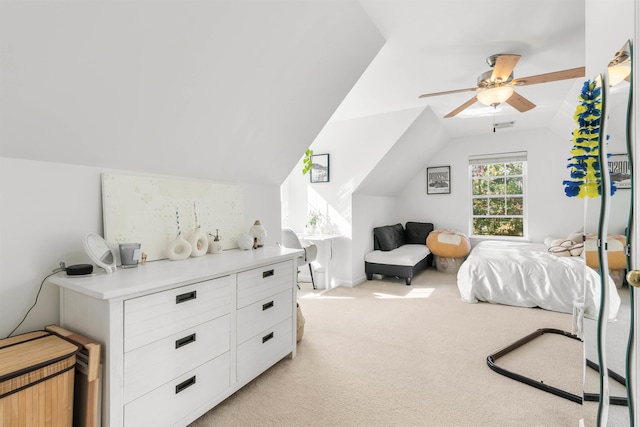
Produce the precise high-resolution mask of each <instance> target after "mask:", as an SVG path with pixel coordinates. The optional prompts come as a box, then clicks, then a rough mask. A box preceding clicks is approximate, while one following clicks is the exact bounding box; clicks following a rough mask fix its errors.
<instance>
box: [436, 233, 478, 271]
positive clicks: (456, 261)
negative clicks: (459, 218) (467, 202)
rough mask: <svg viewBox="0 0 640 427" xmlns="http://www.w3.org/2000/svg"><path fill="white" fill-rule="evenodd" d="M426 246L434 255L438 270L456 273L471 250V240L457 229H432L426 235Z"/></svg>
mask: <svg viewBox="0 0 640 427" xmlns="http://www.w3.org/2000/svg"><path fill="white" fill-rule="evenodd" d="M427 247H428V248H429V250H430V251H431V253H433V255H434V256H435V261H436V268H437V269H438V271H442V272H446V273H457V272H458V270H459V269H460V266H461V265H462V263H463V262H464V259H465V257H466V256H467V255H469V251H471V242H469V238H468V237H467V236H465V235H464V234H463V233H460V232H458V231H454V230H446V229H443V230H434V231H432V232H431V233H429V236H427Z"/></svg>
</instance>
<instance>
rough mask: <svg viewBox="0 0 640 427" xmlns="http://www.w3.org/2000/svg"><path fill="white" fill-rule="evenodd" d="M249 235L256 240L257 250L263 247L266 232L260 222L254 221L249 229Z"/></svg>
mask: <svg viewBox="0 0 640 427" xmlns="http://www.w3.org/2000/svg"><path fill="white" fill-rule="evenodd" d="M249 234H250V235H251V236H252V237H253V238H254V239H257V245H258V247H259V248H261V247H263V246H264V242H265V241H266V240H267V230H266V229H265V228H264V227H263V226H262V224H260V220H256V222H254V223H253V225H252V226H251V228H250V229H249Z"/></svg>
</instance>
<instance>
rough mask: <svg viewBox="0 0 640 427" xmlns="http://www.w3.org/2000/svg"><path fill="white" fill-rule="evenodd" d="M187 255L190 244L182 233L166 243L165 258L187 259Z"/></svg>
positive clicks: (173, 259)
mask: <svg viewBox="0 0 640 427" xmlns="http://www.w3.org/2000/svg"><path fill="white" fill-rule="evenodd" d="M189 255H191V244H190V243H189V242H187V241H186V240H185V239H184V237H182V235H178V237H176V238H175V239H173V240H172V241H171V242H169V244H168V245H167V258H169V259H170V260H172V261H179V260H182V259H187V258H189Z"/></svg>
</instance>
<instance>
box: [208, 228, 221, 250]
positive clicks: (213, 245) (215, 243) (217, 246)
mask: <svg viewBox="0 0 640 427" xmlns="http://www.w3.org/2000/svg"><path fill="white" fill-rule="evenodd" d="M209 253H212V254H221V253H222V241H221V240H220V235H219V234H218V229H217V228H216V235H215V236H214V235H213V234H211V233H209Z"/></svg>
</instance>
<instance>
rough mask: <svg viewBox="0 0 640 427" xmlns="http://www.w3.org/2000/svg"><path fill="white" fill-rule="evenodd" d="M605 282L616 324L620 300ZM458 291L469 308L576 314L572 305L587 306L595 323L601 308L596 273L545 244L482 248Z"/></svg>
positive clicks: (503, 244) (465, 270) (465, 265)
mask: <svg viewBox="0 0 640 427" xmlns="http://www.w3.org/2000/svg"><path fill="white" fill-rule="evenodd" d="M607 277H608V279H609V295H610V298H609V301H610V304H609V318H610V319H614V318H615V317H616V315H617V313H618V308H619V307H620V296H619V295H618V291H617V290H616V286H615V283H614V282H613V280H612V279H611V277H610V276H607ZM585 279H586V280H585ZM585 285H586V289H585ZM458 289H459V290H460V296H461V297H462V300H463V301H465V302H469V303H475V302H478V301H488V302H491V303H497V304H506V305H515V306H519V307H541V308H544V309H547V310H553V311H559V312H563V313H572V312H573V307H574V302H576V303H582V302H583V301H584V315H585V316H586V317H589V318H597V317H598V309H599V307H600V276H599V274H598V272H596V271H595V270H593V269H591V268H589V267H587V266H586V265H585V263H584V259H583V258H581V257H558V256H556V255H552V254H550V253H549V252H548V251H547V247H546V246H545V245H544V244H541V243H519V242H502V241H500V242H497V241H483V242H480V243H478V244H477V245H476V246H475V247H474V248H473V250H472V251H471V253H470V254H469V256H468V258H467V259H466V261H465V262H464V263H463V264H462V266H461V267H460V270H459V271H458Z"/></svg>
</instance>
